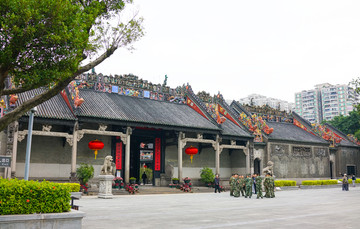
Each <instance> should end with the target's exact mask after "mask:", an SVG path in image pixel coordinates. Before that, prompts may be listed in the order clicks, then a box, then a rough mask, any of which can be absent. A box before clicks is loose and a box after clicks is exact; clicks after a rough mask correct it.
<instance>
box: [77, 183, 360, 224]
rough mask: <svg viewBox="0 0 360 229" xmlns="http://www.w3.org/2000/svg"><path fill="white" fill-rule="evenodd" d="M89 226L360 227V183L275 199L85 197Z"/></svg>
mask: <svg viewBox="0 0 360 229" xmlns="http://www.w3.org/2000/svg"><path fill="white" fill-rule="evenodd" d="M77 204H78V205H80V210H81V211H83V212H85V213H86V217H85V218H84V219H83V228H85V229H91V228H102V229H103V228H152V229H159V228H171V229H175V228H292V229H294V228H359V227H360V223H359V222H358V219H359V210H360V187H357V188H351V187H350V191H348V192H343V191H341V190H340V189H337V188H331V189H310V190H295V191H279V192H276V198H274V199H266V198H264V199H256V197H254V196H253V197H252V198H251V199H245V198H243V197H241V198H234V197H230V196H229V192H225V193H221V194H215V193H179V194H158V195H120V196H115V197H114V198H113V199H107V200H104V199H98V198H97V197H95V196H90V197H83V198H82V199H80V200H78V201H77Z"/></svg>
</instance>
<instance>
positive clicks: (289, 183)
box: [275, 180, 296, 187]
mask: <svg viewBox="0 0 360 229" xmlns="http://www.w3.org/2000/svg"><path fill="white" fill-rule="evenodd" d="M284 186H296V181H294V180H276V181H275V187H284Z"/></svg>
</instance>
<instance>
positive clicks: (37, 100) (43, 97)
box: [0, 45, 118, 130]
mask: <svg viewBox="0 0 360 229" xmlns="http://www.w3.org/2000/svg"><path fill="white" fill-rule="evenodd" d="M117 48H118V47H117V46H116V45H113V46H111V47H110V48H109V49H108V50H106V51H105V52H104V53H103V54H102V55H101V56H99V58H97V59H96V60H94V61H92V62H90V63H89V64H87V65H85V66H83V67H80V68H79V70H78V71H76V72H75V73H74V74H73V75H72V76H71V77H69V78H67V79H64V80H62V81H60V82H58V83H57V84H56V85H55V86H54V87H53V88H51V89H49V90H48V91H46V92H44V93H42V94H40V95H37V96H35V97H34V98H31V99H29V100H27V101H25V102H24V103H23V104H21V105H20V106H18V107H17V108H15V109H14V110H13V111H11V112H9V113H7V114H6V115H4V116H3V117H2V118H1V119H0V130H3V129H5V128H6V127H7V126H8V125H9V124H10V123H12V122H13V121H15V120H18V119H19V118H21V116H22V115H23V114H25V113H26V112H28V111H29V110H30V109H31V108H33V107H35V106H37V105H39V104H41V103H43V102H45V101H47V100H49V99H51V98H52V97H54V96H55V95H57V94H58V93H59V92H60V91H61V90H63V89H64V88H65V87H66V86H67V85H68V84H69V83H70V82H71V81H72V80H73V79H74V78H75V77H76V76H78V75H80V74H82V73H84V72H87V71H89V70H91V69H92V68H93V67H95V66H97V65H98V64H100V63H101V62H103V61H104V60H105V59H106V58H108V57H109V56H111V55H112V54H113V53H114V52H115V50H116V49H117Z"/></svg>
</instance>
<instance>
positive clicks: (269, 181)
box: [264, 173, 275, 198]
mask: <svg viewBox="0 0 360 229" xmlns="http://www.w3.org/2000/svg"><path fill="white" fill-rule="evenodd" d="M264 187H265V197H266V198H274V197H275V193H274V178H272V177H271V175H270V173H267V174H266V177H265V180H264Z"/></svg>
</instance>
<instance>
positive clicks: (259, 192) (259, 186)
mask: <svg viewBox="0 0 360 229" xmlns="http://www.w3.org/2000/svg"><path fill="white" fill-rule="evenodd" d="M255 182H256V186H255V188H256V193H257V196H256V199H259V198H260V197H261V199H262V198H263V193H262V178H261V176H259V175H257V174H255Z"/></svg>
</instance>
